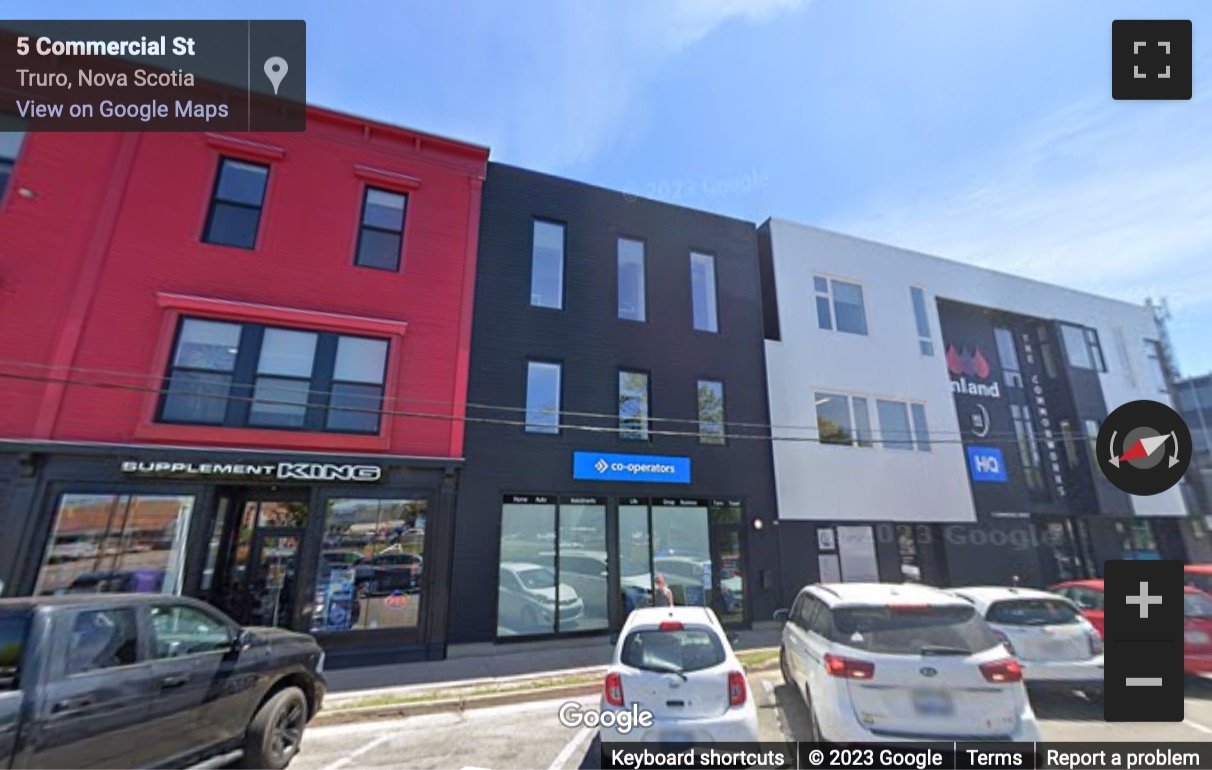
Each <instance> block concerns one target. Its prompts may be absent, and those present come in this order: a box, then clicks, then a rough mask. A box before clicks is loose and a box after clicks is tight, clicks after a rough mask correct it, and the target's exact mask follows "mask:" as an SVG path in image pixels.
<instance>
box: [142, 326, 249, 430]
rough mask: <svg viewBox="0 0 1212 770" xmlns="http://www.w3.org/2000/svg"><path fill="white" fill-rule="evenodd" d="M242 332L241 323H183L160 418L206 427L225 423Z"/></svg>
mask: <svg viewBox="0 0 1212 770" xmlns="http://www.w3.org/2000/svg"><path fill="white" fill-rule="evenodd" d="M240 332H241V327H240V325H239V324H233V323H221V322H219V321H204V320H202V319H200V318H186V319H185V320H184V321H182V322H181V331H180V332H179V333H178V335H177V349H176V351H175V352H174V354H173V361H172V368H171V369H169V372H168V388H167V392H166V393H165V394H164V404H163V406H162V407H161V411H160V417H161V419H163V420H165V421H168V422H187V423H190V422H192V423H205V424H220V423H222V422H223V421H224V419H225V417H226V415H227V403H228V400H227V399H228V396H229V395H230V394H231V385H232V376H233V373H234V372H235V369H236V355H237V354H238V353H239V351H240Z"/></svg>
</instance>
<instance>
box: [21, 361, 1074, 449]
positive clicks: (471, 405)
mask: <svg viewBox="0 0 1212 770" xmlns="http://www.w3.org/2000/svg"><path fill="white" fill-rule="evenodd" d="M0 365H11V366H21V367H26V368H33V369H43V370H53V371H55V372H79V373H85V374H103V375H109V376H114V377H124V378H131V379H135V380H144V381H148V382H153V381H154V382H155V383H156V384H157V387H140V386H128V385H122V386H119V385H117V384H114V383H101V382H97V381H88V382H86V381H83V380H72V379H70V378H68V379H64V380H52V379H46V380H39V379H38V378H37V377H33V376H23V375H12V376H9V377H8V378H9V379H21V380H28V381H41V382H62V383H64V384H75V385H87V386H93V387H109V388H111V389H126V390H136V391H139V392H154V393H157V394H160V395H163V394H165V393H167V392H168V389H167V388H164V387H160V386H159V384H160V383H162V382H163V381H164V380H165V379H170V378H168V377H166V376H165V375H156V374H148V373H145V372H130V371H121V370H116V369H98V368H93V367H79V366H68V367H61V366H54V365H51V364H42V363H37V362H33V361H20V360H15V359H0ZM0 376H8V375H3V374H0ZM298 392H299V393H300V394H305V395H307V396H313V395H314V396H323V397H325V398H329V397H331V396H332V395H334V391H331V390H319V389H314V388H308V389H306V390H301V391H298ZM811 392H812V393H815V392H816V391H811ZM822 392H824V391H822ZM188 395H189V396H190V397H192V398H213V399H221V400H225V401H227V400H234V401H257V402H259V403H262V404H275V405H276V404H281V405H286V406H299V404H298V403H297V402H293V401H273V400H269V399H264V398H254V397H245V396H231V395H227V396H222V395H213V394H202V393H191V394H188ZM831 395H832V394H831ZM837 395H839V396H846V397H852V398H864V399H868V400H870V399H874V400H877V401H878V400H880V399H877V398H875V397H874V396H850V394H843V393H839V394H837ZM383 400H384V401H385V402H391V403H395V404H425V405H432V406H441V407H446V408H448V409H452V410H453V409H455V408H457V407H458V406H459V404H456V403H455V402H453V401H445V400H439V399H425V398H416V397H410V396H389V395H384V396H383ZM896 403H899V404H910V403H920V402H915V401H912V400H896ZM462 406H464V407H465V408H467V409H469V410H473V409H474V410H481V409H482V410H487V411H496V412H507V413H514V414H525V413H527V412H529V411H531V410H530V409H529V408H527V407H525V406H509V405H503V404H481V403H476V402H470V401H468V402H463V404H462ZM327 408H328V409H332V410H337V411H351V412H358V411H360V412H368V413H375V414H393V415H395V414H399V415H402V416H409V417H451V415H449V414H445V413H442V412H404V411H399V412H397V411H390V410H375V409H365V408H358V407H343V406H330V407H327ZM724 411H725V412H726V411H727V409H726V408H725V410H724ZM542 414H543V415H544V416H548V415H553V416H556V417H585V418H590V419H594V420H603V421H607V422H617V421H618V420H619V419H620V415H619V414H618V413H606V412H582V411H573V410H564V409H543V410H542ZM465 419H466V421H468V422H485V423H490V424H491V423H493V422H498V423H499V424H503V425H519V426H527V425H541V426H542V427H545V428H547V427H556V428H559V429H579V430H585V431H590V430H595V431H597V430H602V431H606V432H609V431H614V432H619V431H622V432H631V431H632V429H630V428H608V427H605V426H602V427H599V426H585V425H571V424H566V423H557V424H556V425H555V426H552V425H549V424H548V423H535V422H533V421H530V422H528V421H525V420H523V421H509V420H504V419H501V420H496V421H494V420H492V419H489V418H472V417H466V418H465ZM643 419H644V421H645V422H646V423H648V424H653V423H669V424H675V425H677V424H685V425H694V426H699V425H702V424H704V421H703V420H700V419H690V418H683V417H654V416H651V415H649V416H646V417H644V418H643ZM709 424H710V425H712V426H717V425H718V426H722V427H723V428H756V429H759V430H763V431H775V430H785V431H800V432H808V433H819V432H820V426H819V425H785V424H777V423H755V422H743V421H734V420H727V419H725V420H723V421H711V422H710V423H709ZM648 432H649V433H653V432H654V431H652V430H649V431H648ZM865 433H866V434H868V435H870V436H871V437H872V438H873V439H874V438H878V437H879V436H881V435H882V433H883V431H873V430H868V431H866V432H865ZM657 435H670V436H675V435H687V436H699V435H701V434H700V432H699V431H697V430H696V431H682V432H678V431H664V432H657ZM708 435H711V436H715V437H719V436H720V435H722V434H708ZM927 435H928V436H931V437H935V436H938V437H943V436H948V437H954V436H963V435H964V432H963V431H942V430H932V431H928V432H927ZM999 437H1004V438H1006V439H1009V440H1010V441H1008V442H1007V443H1018V442H1019V440H1020V438H1019V435H1018V433H1016V432H1015V431H991V432H990V433H988V434H986V436H983V437H981V438H982V439H990V440H993V441H995V440H996V439H997V438H999ZM725 438H765V436H751V435H748V434H729V435H728V436H725ZM790 438H792V437H780V438H779V440H790ZM1082 438H1084V437H1083V436H1081V435H1079V434H1070V436H1068V437H1065V438H1058V439H1056V440H1079V439H1082ZM895 441H896V440H895V439H893V440H890V442H889V443H891V442H895ZM931 441H932V443H944V442H945V439H943V438H938V439H933V438H932V439H931ZM1047 441H1049V439H1046V438H1044V439H1043V440H1042V441H1041V442H1039V443H1047ZM826 443H829V442H826ZM898 443H910V444H911V443H913V441H912V440H907V441H904V442H898ZM953 443H962V442H953Z"/></svg>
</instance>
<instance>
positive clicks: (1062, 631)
mask: <svg viewBox="0 0 1212 770" xmlns="http://www.w3.org/2000/svg"><path fill="white" fill-rule="evenodd" d="M951 593H953V594H955V595H956V596H958V597H960V598H961V599H965V600H967V601H969V602H971V603H972V605H973V606H974V607H976V609H977V611H978V612H980V614H981V616H982V617H984V619H985V622H986V623H988V624H989V627H990V628H992V629H993V634H994V636H996V637H997V638H998V639H999V640H1000V641H1001V642H1002V643H1003V644H1005V645H1006V649H1008V650H1009V651H1010V654H1011V655H1013V656H1014V657H1015V658H1016V659H1017V660H1018V662H1019V663H1020V664H1022V667H1023V681H1025V682H1026V683H1027V686H1028V687H1038V688H1054V689H1058V690H1065V691H1068V692H1075V691H1076V692H1081V693H1083V694H1085V696H1086V697H1087V698H1089V699H1090V700H1098V699H1100V698H1102V695H1103V639H1102V635H1101V634H1100V633H1099V632H1098V630H1097V629H1095V628H1094V626H1093V625H1092V624H1091V623H1090V621H1088V620H1086V619H1085V618H1083V617H1082V614H1081V610H1079V609H1078V608H1077V605H1075V604H1074V603H1073V602H1071V601H1069V600H1068V599H1066V598H1065V597H1063V596H1058V595H1057V594H1050V593H1046V592H1044V591H1035V590H1031V589H1028V588H1001V587H991V586H975V587H970V588H956V589H954V590H953V591H951Z"/></svg>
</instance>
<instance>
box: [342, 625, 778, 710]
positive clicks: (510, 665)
mask: <svg viewBox="0 0 1212 770" xmlns="http://www.w3.org/2000/svg"><path fill="white" fill-rule="evenodd" d="M736 633H737V634H738V635H739V636H740V641H739V642H738V643H737V644H736V645H734V647H735V648H736V650H737V651H741V650H753V649H760V648H765V647H777V646H778V645H779V639H780V636H781V634H782V625H781V624H778V623H769V622H767V623H755V624H754V627H753V629H752V630H749V631H738V632H736ZM613 652H614V646H613V645H612V644H611V643H610V639H609V637H606V636H603V637H592V638H587V639H586V638H582V639H554V640H545V641H538V642H518V643H516V644H492V643H490V642H485V643H481V644H461V645H451V646H450V647H449V648H448V649H447V653H446V654H447V657H446V660H428V661H418V662H414V663H396V664H390V665H384V666H365V667H360V668H340V669H336V670H333V671H329V672H326V674H325V677H326V678H327V679H328V691H329V692H330V693H332V694H333V695H336V696H338V698H339V697H340V696H341V694H352V693H355V692H358V693H361V692H364V691H368V690H381V689H385V688H398V687H406V686H411V685H432V684H451V683H459V682H470V681H484V682H492V681H494V680H499V679H505V678H511V677H523V676H526V675H528V674H554V673H563V672H568V671H576V670H578V669H585V668H592V667H597V666H605V665H606V664H608V663H609V662H610V657H611V654H612V653H613Z"/></svg>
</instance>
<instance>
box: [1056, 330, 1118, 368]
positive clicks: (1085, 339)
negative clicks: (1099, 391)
mask: <svg viewBox="0 0 1212 770" xmlns="http://www.w3.org/2000/svg"><path fill="white" fill-rule="evenodd" d="M1060 330H1061V339H1062V340H1063V341H1064V343H1065V355H1066V356H1067V358H1068V359H1069V366H1072V367H1074V368H1076V369H1093V370H1095V371H1098V372H1105V371H1107V362H1106V360H1104V359H1103V348H1102V345H1100V344H1099V342H1098V331H1096V330H1095V329H1091V328H1089V327H1086V326H1076V325H1074V324H1060Z"/></svg>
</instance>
